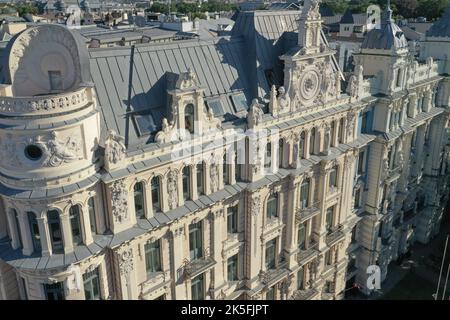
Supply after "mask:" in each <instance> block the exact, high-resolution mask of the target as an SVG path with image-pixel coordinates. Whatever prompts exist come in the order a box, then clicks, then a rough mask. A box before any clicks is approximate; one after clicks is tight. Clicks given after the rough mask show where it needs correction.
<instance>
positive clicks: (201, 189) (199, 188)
mask: <svg viewBox="0 0 450 320" xmlns="http://www.w3.org/2000/svg"><path fill="white" fill-rule="evenodd" d="M197 193H198V196H200V195H202V194H204V193H205V189H204V184H203V163H200V164H198V165H197Z"/></svg>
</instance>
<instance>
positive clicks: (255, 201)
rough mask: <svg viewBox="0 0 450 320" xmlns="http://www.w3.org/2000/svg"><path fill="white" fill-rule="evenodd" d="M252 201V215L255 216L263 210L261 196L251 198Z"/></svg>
mask: <svg viewBox="0 0 450 320" xmlns="http://www.w3.org/2000/svg"><path fill="white" fill-rule="evenodd" d="M250 201H251V209H250V212H251V215H252V216H253V217H256V216H257V215H258V214H259V212H260V210H261V197H260V196H256V197H254V198H251V200H250Z"/></svg>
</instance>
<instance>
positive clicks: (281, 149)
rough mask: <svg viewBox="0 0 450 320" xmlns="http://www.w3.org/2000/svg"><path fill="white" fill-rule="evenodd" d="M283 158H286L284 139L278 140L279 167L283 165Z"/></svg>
mask: <svg viewBox="0 0 450 320" xmlns="http://www.w3.org/2000/svg"><path fill="white" fill-rule="evenodd" d="M283 159H284V140H283V139H280V140H278V168H282V167H283Z"/></svg>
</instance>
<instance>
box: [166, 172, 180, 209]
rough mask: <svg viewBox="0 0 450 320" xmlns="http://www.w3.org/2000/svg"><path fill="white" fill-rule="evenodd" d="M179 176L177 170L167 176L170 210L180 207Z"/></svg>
mask: <svg viewBox="0 0 450 320" xmlns="http://www.w3.org/2000/svg"><path fill="white" fill-rule="evenodd" d="M177 184H178V174H177V172H176V171H175V170H171V171H170V172H169V173H168V175H167V193H168V202H169V208H170V210H173V209H175V208H176V207H178V188H177Z"/></svg>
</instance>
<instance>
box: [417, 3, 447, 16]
mask: <svg viewBox="0 0 450 320" xmlns="http://www.w3.org/2000/svg"><path fill="white" fill-rule="evenodd" d="M448 2H449V0H419V5H418V7H417V14H420V16H423V17H426V18H427V19H428V20H433V19H436V18H440V17H441V16H442V13H443V12H444V10H445V8H446V7H447V5H448Z"/></svg>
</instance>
